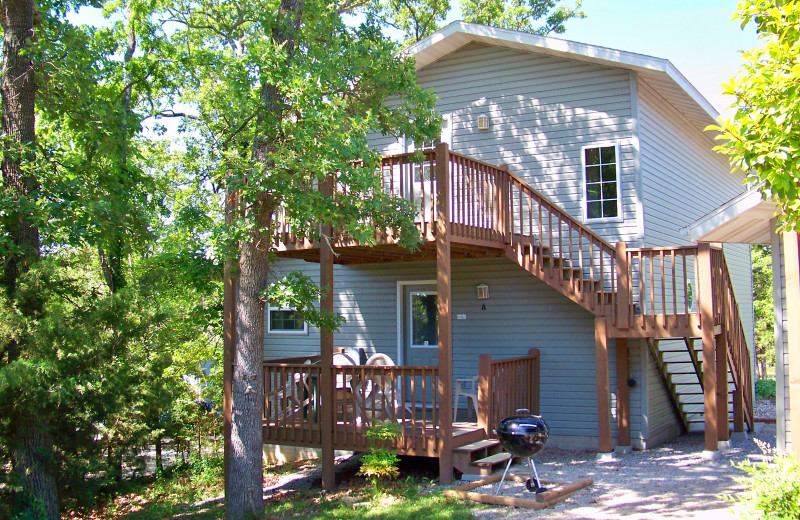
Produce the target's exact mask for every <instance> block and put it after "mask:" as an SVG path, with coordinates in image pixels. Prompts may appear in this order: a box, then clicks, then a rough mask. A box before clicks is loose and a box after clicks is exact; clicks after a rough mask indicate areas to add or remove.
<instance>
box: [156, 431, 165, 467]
mask: <svg viewBox="0 0 800 520" xmlns="http://www.w3.org/2000/svg"><path fill="white" fill-rule="evenodd" d="M158 472H161V473H164V456H163V455H162V453H161V435H159V436H158V437H157V438H156V473H158Z"/></svg>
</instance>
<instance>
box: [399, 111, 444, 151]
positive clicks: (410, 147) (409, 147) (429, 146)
mask: <svg viewBox="0 0 800 520" xmlns="http://www.w3.org/2000/svg"><path fill="white" fill-rule="evenodd" d="M403 142H404V143H405V149H406V152H413V151H416V150H433V149H434V148H436V145H437V144H439V143H447V146H448V147H449V148H452V147H453V117H452V116H451V115H450V114H442V132H441V133H440V134H439V138H438V139H435V140H433V141H425V142H424V143H422V146H420V147H419V148H417V147H416V146H414V141H412V140H410V139H406V138H403Z"/></svg>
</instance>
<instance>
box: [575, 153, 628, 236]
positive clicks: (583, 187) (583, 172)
mask: <svg viewBox="0 0 800 520" xmlns="http://www.w3.org/2000/svg"><path fill="white" fill-rule="evenodd" d="M612 146H613V147H614V159H615V162H616V179H615V183H616V191H617V199H616V200H617V216H616V217H597V218H591V217H589V200H588V198H587V196H586V185H587V184H588V182H587V181H588V177H587V172H586V167H587V165H586V150H591V149H592V148H597V149H600V148H611V147H612ZM620 169H621V168H620V154H619V142H616V141H615V142H607V141H606V142H599V143H592V144H588V145H585V146H583V147H581V211H582V213H583V221H584V222H622V221H623V220H624V219H623V217H622V189H621V186H620V184H621V178H622V174H621V172H620ZM601 178H602V177H601ZM601 191H602V182H601Z"/></svg>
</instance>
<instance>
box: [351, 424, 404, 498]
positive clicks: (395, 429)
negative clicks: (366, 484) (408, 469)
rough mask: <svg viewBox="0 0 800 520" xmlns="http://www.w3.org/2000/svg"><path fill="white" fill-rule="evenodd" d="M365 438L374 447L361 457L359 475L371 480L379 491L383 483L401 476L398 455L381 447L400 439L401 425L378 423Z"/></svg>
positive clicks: (366, 433) (365, 434)
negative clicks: (384, 443) (383, 443)
mask: <svg viewBox="0 0 800 520" xmlns="http://www.w3.org/2000/svg"><path fill="white" fill-rule="evenodd" d="M364 437H366V438H367V440H369V441H370V442H371V444H372V445H371V446H370V450H369V453H365V454H364V455H363V456H362V457H361V468H360V469H359V470H358V473H359V475H364V476H365V477H367V478H368V479H370V480H371V481H372V485H373V488H374V490H376V491H377V490H378V489H379V486H380V483H381V482H382V481H384V480H387V479H393V478H397V476H398V475H399V474H400V470H399V469H398V467H397V463H398V462H400V459H399V458H398V457H397V454H396V453H395V452H394V451H392V450H391V449H389V448H385V447H383V446H380V443H382V442H385V441H390V440H393V439H396V438H398V437H400V425H399V424H397V423H395V422H390V421H384V422H380V423H376V424H373V425H372V426H370V427H369V428H367V431H365V432H364Z"/></svg>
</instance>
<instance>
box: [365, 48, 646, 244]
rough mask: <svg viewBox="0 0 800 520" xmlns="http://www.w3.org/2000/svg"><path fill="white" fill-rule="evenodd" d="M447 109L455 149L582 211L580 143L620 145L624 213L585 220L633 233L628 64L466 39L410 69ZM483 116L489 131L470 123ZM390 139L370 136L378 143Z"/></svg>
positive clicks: (624, 235) (616, 236) (628, 237)
mask: <svg viewBox="0 0 800 520" xmlns="http://www.w3.org/2000/svg"><path fill="white" fill-rule="evenodd" d="M417 76H418V79H419V82H420V84H421V85H423V86H425V87H428V88H433V89H434V91H435V92H436V95H437V96H438V98H439V99H438V101H437V104H436V108H437V110H438V111H439V112H440V113H443V114H451V118H452V131H453V137H452V149H453V150H454V151H456V152H459V153H463V154H465V155H468V156H471V157H474V158H477V159H480V160H483V161H486V162H489V163H492V164H498V163H506V164H508V165H509V168H510V169H511V171H512V172H513V173H514V174H516V175H518V176H520V177H521V178H522V179H524V180H525V181H526V182H528V183H530V184H531V185H532V186H533V187H534V188H536V189H537V190H539V191H541V192H542V193H543V194H545V195H546V196H547V197H549V198H550V199H551V200H552V201H553V202H555V203H556V204H558V205H559V206H560V207H562V208H563V209H564V210H565V211H567V212H569V213H570V214H572V215H573V216H575V217H577V218H578V219H582V215H583V209H582V203H581V201H582V199H583V171H582V162H581V153H582V147H583V146H588V145H595V144H605V145H608V144H614V143H617V144H619V147H620V157H619V158H618V161H619V168H620V187H621V193H622V216H623V221H622V222H613V223H603V222H592V223H589V226H590V227H591V228H592V229H594V230H595V231H597V232H598V233H600V234H601V235H602V236H603V237H604V238H606V239H607V240H609V241H611V242H616V241H619V240H625V241H629V242H630V241H636V240H638V239H639V224H638V222H637V207H636V204H637V202H638V198H637V195H636V169H635V165H636V162H635V159H636V153H635V146H634V139H633V130H632V128H633V123H632V118H631V113H632V111H631V106H632V104H633V102H632V91H631V81H630V73H629V72H628V71H626V70H621V69H612V68H606V67H600V66H597V65H593V64H589V63H585V62H580V61H574V60H565V59H557V58H553V57H549V56H543V55H537V54H533V53H528V52H522V51H518V50H513V49H507V48H502V47H495V46H489V45H483V44H477V43H473V44H470V45H467V46H465V47H464V48H462V49H459V50H457V51H455V52H453V53H451V54H449V55H447V56H446V57H444V58H442V59H441V60H439V61H437V62H434V63H432V64H430V65H428V66H427V67H425V68H423V69H421V70H419V71H418V73H417ZM481 114H487V115H489V117H490V126H489V130H488V131H479V130H478V129H477V128H476V119H477V117H478V115H481ZM393 142H394V141H393V140H392V139H388V138H385V137H379V136H375V138H374V139H373V140H372V143H373V145H374V146H376V147H377V148H378V149H379V150H381V151H382V152H391V151H394V152H396V151H398V150H397V147H396V146H392V143H393Z"/></svg>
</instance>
